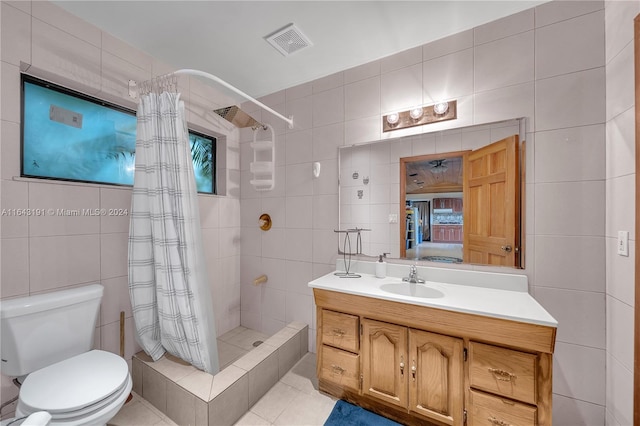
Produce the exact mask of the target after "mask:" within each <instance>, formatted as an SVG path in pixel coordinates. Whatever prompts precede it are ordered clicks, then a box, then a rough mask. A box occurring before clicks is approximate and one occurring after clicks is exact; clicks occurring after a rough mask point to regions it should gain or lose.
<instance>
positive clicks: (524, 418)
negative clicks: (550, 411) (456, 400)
mask: <svg viewBox="0 0 640 426" xmlns="http://www.w3.org/2000/svg"><path fill="white" fill-rule="evenodd" d="M470 397H471V398H470V402H471V406H470V409H469V411H468V413H469V419H468V420H469V426H516V425H517V426H534V425H535V424H536V414H537V410H536V407H532V406H530V405H525V404H520V403H518V402H515V401H509V400H506V399H502V398H498V397H495V396H492V395H487V394H485V393H482V392H476V391H474V390H471V394H470Z"/></svg>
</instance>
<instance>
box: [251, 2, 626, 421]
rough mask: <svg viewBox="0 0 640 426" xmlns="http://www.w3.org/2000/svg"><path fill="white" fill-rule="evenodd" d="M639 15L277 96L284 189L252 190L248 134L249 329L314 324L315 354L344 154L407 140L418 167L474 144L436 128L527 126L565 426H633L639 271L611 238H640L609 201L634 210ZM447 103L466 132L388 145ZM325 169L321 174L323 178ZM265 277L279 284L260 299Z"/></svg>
mask: <svg viewBox="0 0 640 426" xmlns="http://www.w3.org/2000/svg"><path fill="white" fill-rule="evenodd" d="M637 4H638V2H637V1H633V2H628V4H627V2H607V8H606V12H605V2H603V1H570V2H562V1H560V2H559V1H553V2H550V3H545V4H543V5H541V6H538V7H536V8H534V9H530V10H526V11H524V12H521V13H518V14H515V15H512V16H510V17H507V18H504V19H501V20H498V21H494V22H491V23H488V24H486V25H483V26H480V27H477V28H474V29H471V30H468V31H464V32H461V33H458V34H456V35H453V36H450V37H447V38H445V39H442V40H438V41H435V42H432V43H429V44H427V45H424V46H419V47H416V48H414V49H410V50H407V51H404V52H400V53H398V54H396V55H394V56H390V57H387V58H383V59H380V60H378V61H374V62H371V63H368V64H365V65H362V66H359V67H356V68H353V69H348V70H344V71H342V72H339V73H336V74H333V75H330V76H327V77H325V78H321V79H318V80H315V81H312V82H309V83H306V84H302V85H299V86H296V87H291V88H288V89H286V90H282V91H280V92H276V93H273V94H271V95H269V96H266V97H264V99H262V100H263V101H264V102H265V103H267V104H268V105H269V106H271V107H273V108H275V109H276V110H278V111H280V112H282V113H284V114H285V115H290V114H292V115H294V121H295V126H294V128H293V129H287V128H286V127H285V126H284V125H283V124H282V123H281V122H280V121H278V120H277V119H276V118H275V117H271V116H269V115H267V114H264V115H263V116H262V120H264V121H265V122H269V123H272V124H273V125H274V127H275V128H276V132H277V135H278V136H277V139H278V143H277V153H276V156H277V161H276V165H277V169H276V178H277V182H276V188H275V190H274V191H272V192H268V193H259V192H256V191H254V190H253V189H252V188H251V186H250V185H249V183H248V181H249V180H250V178H251V174H250V172H249V163H250V161H251V158H252V154H251V150H250V147H249V144H248V142H249V141H250V140H251V134H250V132H241V136H240V150H241V156H240V157H241V163H240V164H241V173H242V179H241V207H242V222H241V225H242V256H241V271H242V272H241V288H242V290H241V293H242V298H241V301H242V306H241V310H242V313H241V315H242V320H241V321H242V325H244V326H247V327H251V328H254V329H257V330H262V331H265V330H274V329H277V328H278V327H280V326H281V325H282V324H284V323H285V322H286V321H292V320H298V321H303V322H309V321H310V322H309V323H310V324H311V332H310V342H309V343H310V349H311V350H315V318H314V315H315V311H314V307H313V299H312V294H311V292H309V290H308V288H307V287H306V283H307V282H308V281H309V280H310V279H312V278H315V277H318V276H320V275H323V274H325V273H327V272H329V271H331V270H332V269H333V268H334V266H333V264H334V260H335V257H336V252H337V238H336V236H335V235H334V233H333V229H335V228H337V226H338V215H339V213H338V210H339V209H338V201H337V199H338V185H337V181H336V179H337V178H336V177H337V175H338V163H337V161H338V147H340V146H345V145H352V144H360V143H367V142H372V141H376V140H380V139H385V138H390V137H398V136H406V137H409V138H408V139H404V140H401V141H400V142H399V143H398V146H402V147H403V149H405V148H406V155H407V156H408V155H414V154H415V153H423V152H420V151H421V150H424V145H423V142H426V143H427V144H431V145H430V148H429V149H432V151H433V152H445V151H451V150H458V149H460V147H461V145H460V142H459V141H455V140H454V141H453V142H452V143H451V144H448V143H442V144H441V145H438V143H436V142H435V141H433V140H431V141H430V136H429V135H427V134H425V132H430V131H432V130H443V129H446V128H450V127H452V126H467V125H472V124H483V123H489V122H493V121H500V120H505V119H511V118H516V117H528V119H529V120H528V128H527V142H528V144H527V147H528V151H527V161H528V163H527V176H526V196H527V198H526V205H527V208H526V257H527V261H526V269H525V271H524V273H526V274H527V276H528V277H529V282H530V291H531V293H532V294H533V295H534V296H535V297H536V299H537V300H539V301H540V303H541V304H542V305H543V306H544V307H545V308H546V309H547V310H548V311H549V312H550V313H551V314H552V315H554V316H555V317H556V318H557V319H558V321H559V323H560V327H559V329H558V335H557V344H556V352H555V356H554V402H553V404H554V424H557V425H577V424H588V425H597V424H604V423H605V411H606V410H605V406H607V407H608V412H609V414H608V415H607V417H608V418H609V419H610V420H611V421H612V422H613V424H615V421H614V420H613V419H614V418H615V419H617V421H618V422H620V424H624V423H625V420H626V419H628V418H630V417H629V416H630V415H631V411H630V410H631V408H630V406H629V401H630V396H628V395H629V393H628V386H629V384H630V378H631V376H630V371H631V365H630V364H629V362H630V360H631V358H630V352H629V350H630V349H629V348H630V346H628V345H630V343H629V340H628V339H629V336H628V334H629V332H626V331H622V330H623V328H622V327H627V328H628V324H629V323H630V322H631V316H632V315H631V313H632V309H633V308H632V296H633V290H631V288H632V281H631V280H632V278H631V277H632V276H633V264H632V263H631V262H625V260H624V259H621V258H619V257H614V256H613V255H612V250H613V244H614V240H613V239H612V237H613V235H614V230H617V229H628V230H629V231H631V232H632V234H633V229H632V226H633V223H632V222H633V221H632V218H633V213H632V211H629V210H628V209H624V208H623V209H615V208H612V209H607V208H605V205H606V204H605V203H608V202H609V197H615V199H614V200H613V201H614V202H615V203H619V204H618V205H620V206H622V205H623V203H624V202H625V200H626V199H629V200H631V199H633V198H632V197H633V189H632V188H633V173H634V166H633V164H631V163H629V161H631V158H632V157H631V156H630V155H629V154H628V152H626V151H625V150H630V149H631V143H632V142H631V141H632V140H633V137H632V133H631V130H629V128H627V127H625V128H626V129H627V130H626V133H625V135H628V136H627V139H624V137H623V136H615V137H617V138H619V139H624V140H626V141H628V142H627V144H626V145H625V144H623V143H620V144H619V145H615V146H616V147H617V148H615V150H614V148H613V145H612V144H611V139H612V137H614V135H612V132H613V131H614V130H615V129H614V127H613V124H615V123H618V122H619V121H621V120H625V119H626V120H627V122H628V121H630V120H631V118H630V117H631V114H632V113H631V112H630V111H629V112H626V114H625V113H624V112H625V111H627V110H629V108H631V106H632V102H629V101H626V100H624V99H626V98H628V97H629V96H631V94H630V93H631V91H629V93H626V94H623V93H620V92H621V91H623V90H625V89H623V88H622V87H623V86H622V84H623V83H622V81H626V80H620V79H618V78H617V77H614V75H615V74H614V73H620V76H621V77H624V78H625V79H628V78H629V77H628V76H629V73H630V71H629V70H630V69H631V68H632V65H631V62H630V59H629V58H630V53H629V52H631V48H630V47H629V45H628V43H629V40H630V34H631V32H630V31H631V28H632V22H631V18H632V15H633V13H635V12H634V11H635V10H636V9H637ZM632 12H633V13H632ZM605 27H606V28H607V37H605ZM619 28H624V31H622V33H624V34H627V36H622V35H620V34H621V33H620V32H618V29H619ZM613 34H615V36H612V35H613ZM617 52H621V53H620V55H617V54H614V53H617ZM624 87H627V88H628V87H632V86H630V85H627V86H624ZM605 93H607V96H605ZM439 99H457V100H458V119H457V120H455V121H453V122H446V123H439V124H434V125H431V126H426V127H418V128H412V129H407V130H401V131H398V132H392V133H389V134H382V131H381V116H382V115H383V114H385V113H388V112H391V111H394V110H398V109H400V110H402V109H407V108H409V107H411V106H413V105H417V104H430V103H432V102H434V101H436V100H439ZM617 99H621V100H620V102H621V105H618V101H617ZM247 108H248V109H251V107H250V106H247ZM259 114H260V111H256V115H259ZM625 126H627V125H625ZM628 126H631V125H630V124H629V125H628ZM408 140H411V141H412V142H411V143H409V142H407V141H408ZM606 141H608V143H605V142H606ZM413 142H415V143H413ZM434 144H435V146H434ZM372 149H373V148H372ZM612 156H613V157H612ZM613 158H615V160H613ZM314 161H319V162H321V163H322V174H321V176H320V178H319V179H314V178H313V175H312V163H313V162H314ZM611 161H614V162H615V166H614V165H612V164H609V163H610V162H611ZM393 173H394V171H393V170H391V171H390V174H391V175H393ZM396 173H397V172H396ZM373 178H374V177H373V176H372V179H373ZM389 191H390V192H389V197H393V196H395V195H394V192H393V191H395V190H394V188H391V187H390V188H389ZM262 212H266V213H269V214H270V215H271V216H272V218H273V221H274V227H273V228H272V230H271V231H268V232H266V233H265V232H262V231H260V230H259V229H258V227H257V226H256V221H257V218H258V216H259V214H260V213H262ZM631 255H632V256H633V252H632V253H631ZM262 273H266V274H267V275H269V282H267V283H266V284H264V285H262V286H260V287H254V286H253V285H252V280H253V279H254V278H255V277H256V276H258V275H260V274H262ZM607 284H608V287H607ZM607 295H608V296H607ZM614 295H615V296H614ZM611 307H613V309H611ZM607 321H608V323H609V326H608V332H607V326H606V325H605V324H606V323H607ZM619 324H624V325H619ZM607 336H609V337H610V339H607ZM612 336H618V337H612ZM612 339H613V341H609V340H612ZM620 352H622V354H621V353H620ZM605 370H607V371H610V372H611V371H612V370H613V373H612V374H609V375H608V376H607V374H606V373H605ZM618 380H621V384H622V387H621V388H620V389H622V390H623V392H627V393H626V395H625V396H624V397H623V396H619V395H618V392H619V391H618V390H617V389H618V387H617V386H618V383H617V381H618ZM625 386H626V387H625ZM625 389H626V390H625Z"/></svg>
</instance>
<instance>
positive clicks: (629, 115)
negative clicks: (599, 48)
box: [605, 0, 640, 425]
mask: <svg viewBox="0 0 640 426" xmlns="http://www.w3.org/2000/svg"><path fill="white" fill-rule="evenodd" d="M639 13H640V1H637V0H636V1H628V2H605V62H606V85H607V102H606V152H607V155H606V158H607V164H606V206H607V210H606V225H605V235H606V243H605V244H606V253H607V266H606V268H607V275H606V277H607V286H606V312H607V318H606V324H607V333H606V335H607V341H606V365H607V378H606V424H607V425H630V424H633V391H634V388H633V339H634V327H633V326H632V325H631V324H633V316H634V262H635V258H634V257H635V243H636V235H635V232H636V230H635V208H634V202H633V200H634V199H635V177H636V175H635V174H636V167H635V149H636V148H635V145H636V143H637V142H636V140H635V134H634V131H635V98H634V90H633V87H634V57H633V49H634V43H633V18H634V17H635V16H636V15H638V14H639ZM619 230H626V231H629V236H630V239H631V241H630V242H629V249H630V250H629V257H621V256H618V255H617V250H616V249H617V244H616V243H617V232H618V231H619ZM636 332H637V331H636ZM636 391H638V390H637V389H636Z"/></svg>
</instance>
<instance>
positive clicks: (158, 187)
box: [129, 91, 219, 374]
mask: <svg viewBox="0 0 640 426" xmlns="http://www.w3.org/2000/svg"><path fill="white" fill-rule="evenodd" d="M137 117H138V125H137V136H136V164H135V174H134V184H133V197H132V200H131V222H130V226H129V293H130V296H131V305H132V308H133V317H134V321H135V325H136V330H137V332H138V340H139V342H140V344H141V346H142V348H143V349H144V351H145V352H146V353H147V354H148V355H149V356H151V358H153V360H154V361H155V360H158V359H159V358H160V357H162V355H163V354H164V353H165V351H167V352H169V353H170V354H172V355H175V356H177V357H179V358H182V359H183V360H185V361H187V362H189V363H191V364H192V365H194V366H195V367H197V368H199V369H202V370H204V371H206V372H208V373H211V374H215V373H217V372H218V370H219V364H218V350H217V343H216V331H215V324H214V314H213V304H212V300H211V295H210V291H209V281H208V277H207V269H206V264H205V260H204V252H203V247H202V238H201V229H200V218H199V211H198V196H197V190H196V184H195V178H194V173H193V163H192V158H191V150H190V146H189V136H188V129H187V126H186V120H185V117H184V103H183V102H182V101H181V100H180V94H179V93H169V92H167V91H163V92H162V93H153V92H151V93H148V94H144V95H142V96H141V97H140V102H139V104H138V116H137Z"/></svg>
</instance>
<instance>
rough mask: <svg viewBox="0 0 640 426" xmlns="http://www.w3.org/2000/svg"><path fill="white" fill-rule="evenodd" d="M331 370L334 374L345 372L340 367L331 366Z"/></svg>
mask: <svg viewBox="0 0 640 426" xmlns="http://www.w3.org/2000/svg"><path fill="white" fill-rule="evenodd" d="M331 370H332V371H333V373H334V374H344V372H345V371H347V370H345V369H344V368H342V367H340V366H339V365H335V364H331Z"/></svg>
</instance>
